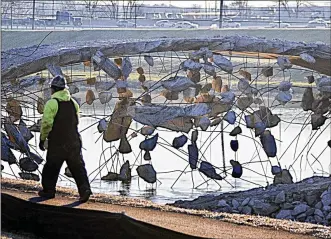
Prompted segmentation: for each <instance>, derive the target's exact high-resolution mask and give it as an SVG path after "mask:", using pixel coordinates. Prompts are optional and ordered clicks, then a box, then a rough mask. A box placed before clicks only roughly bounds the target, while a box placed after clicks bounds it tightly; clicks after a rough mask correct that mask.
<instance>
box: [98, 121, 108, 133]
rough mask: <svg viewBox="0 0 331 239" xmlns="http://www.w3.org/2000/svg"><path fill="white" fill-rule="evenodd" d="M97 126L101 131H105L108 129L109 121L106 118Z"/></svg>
mask: <svg viewBox="0 0 331 239" xmlns="http://www.w3.org/2000/svg"><path fill="white" fill-rule="evenodd" d="M97 128H98V131H99V133H103V132H105V131H106V130H107V121H106V120H105V119H102V120H100V121H99V123H98V126H97Z"/></svg>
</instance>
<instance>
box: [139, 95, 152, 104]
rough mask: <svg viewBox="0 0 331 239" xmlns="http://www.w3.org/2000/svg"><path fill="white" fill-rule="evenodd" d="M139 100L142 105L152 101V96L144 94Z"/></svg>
mask: <svg viewBox="0 0 331 239" xmlns="http://www.w3.org/2000/svg"><path fill="white" fill-rule="evenodd" d="M140 101H141V103H142V104H143V105H149V104H151V103H152V96H151V95H150V94H144V95H143V96H142V97H141V98H140Z"/></svg>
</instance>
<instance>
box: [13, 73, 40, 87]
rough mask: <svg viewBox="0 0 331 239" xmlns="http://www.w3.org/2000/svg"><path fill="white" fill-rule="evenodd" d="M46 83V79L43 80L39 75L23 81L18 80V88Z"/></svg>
mask: <svg viewBox="0 0 331 239" xmlns="http://www.w3.org/2000/svg"><path fill="white" fill-rule="evenodd" d="M45 81H46V78H43V77H41V76H39V75H34V76H29V77H26V78H24V79H20V81H19V87H20V88H28V87H30V86H33V85H37V84H38V83H39V84H40V83H43V82H45Z"/></svg>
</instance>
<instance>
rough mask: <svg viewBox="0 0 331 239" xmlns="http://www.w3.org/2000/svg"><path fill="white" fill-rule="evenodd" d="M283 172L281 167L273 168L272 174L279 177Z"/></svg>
mask: <svg viewBox="0 0 331 239" xmlns="http://www.w3.org/2000/svg"><path fill="white" fill-rule="evenodd" d="M281 172H282V168H281V167H279V166H271V173H272V175H277V174H280V173H281Z"/></svg>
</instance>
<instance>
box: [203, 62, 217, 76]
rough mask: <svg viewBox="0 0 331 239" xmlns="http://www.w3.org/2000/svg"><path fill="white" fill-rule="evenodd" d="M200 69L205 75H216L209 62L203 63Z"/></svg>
mask: <svg viewBox="0 0 331 239" xmlns="http://www.w3.org/2000/svg"><path fill="white" fill-rule="evenodd" d="M202 67H203V70H204V71H205V73H206V74H207V75H210V76H214V75H215V74H216V71H215V67H214V66H213V65H212V64H211V63H210V62H206V63H204V64H203V65H202Z"/></svg>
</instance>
